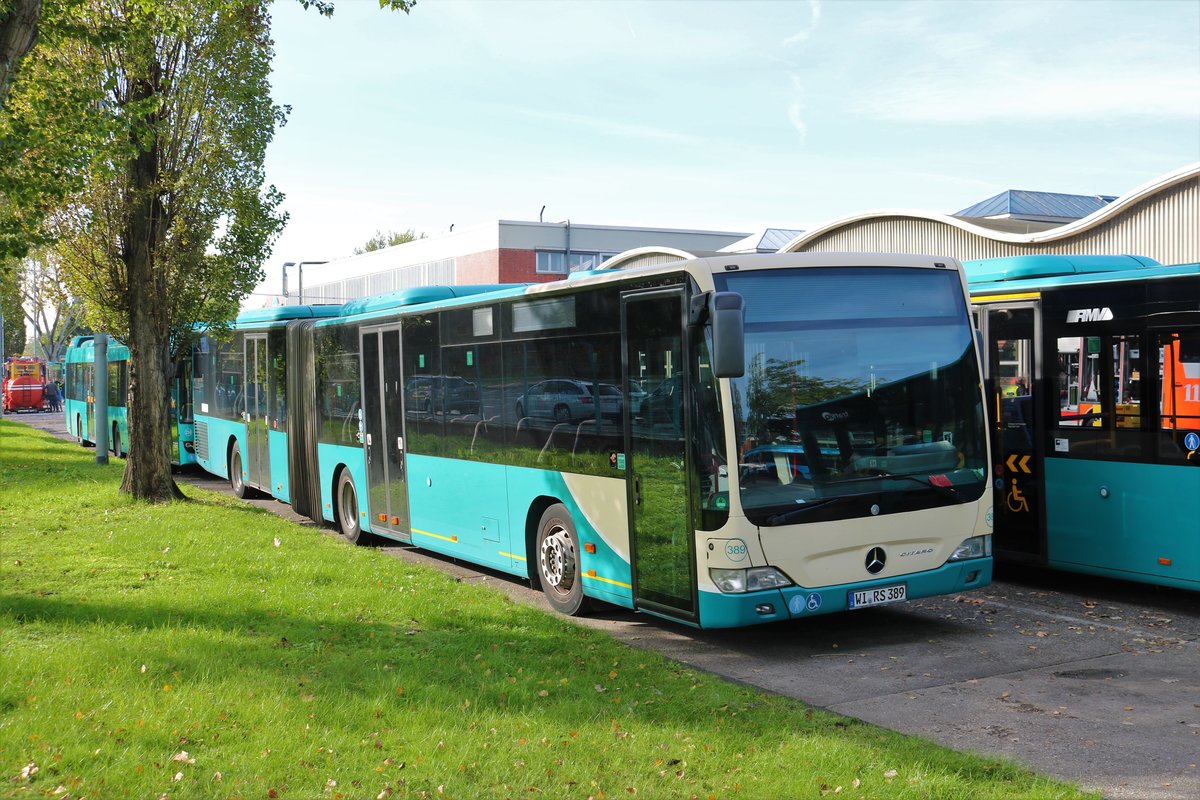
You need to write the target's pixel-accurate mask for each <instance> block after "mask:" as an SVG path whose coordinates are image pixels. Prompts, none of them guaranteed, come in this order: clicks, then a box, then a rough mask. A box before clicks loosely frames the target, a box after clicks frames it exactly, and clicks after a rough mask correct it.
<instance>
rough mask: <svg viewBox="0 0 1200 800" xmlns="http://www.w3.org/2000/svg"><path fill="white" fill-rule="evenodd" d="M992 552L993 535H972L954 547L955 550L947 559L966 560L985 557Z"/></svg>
mask: <svg viewBox="0 0 1200 800" xmlns="http://www.w3.org/2000/svg"><path fill="white" fill-rule="evenodd" d="M991 554H992V535H991V534H990V533H989V534H986V535H984V536H972V537H971V538H970V539H963V542H962V544H960V545H959V546H958V547H956V548H954V552H953V553H951V554H950V557H949V558H947V559H946V561H966V560H967V559H969V558H984V557H985V556H990V555H991Z"/></svg>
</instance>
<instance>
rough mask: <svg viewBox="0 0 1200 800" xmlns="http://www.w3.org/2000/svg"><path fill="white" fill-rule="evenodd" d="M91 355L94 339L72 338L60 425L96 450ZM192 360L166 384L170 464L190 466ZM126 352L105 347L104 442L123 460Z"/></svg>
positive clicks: (179, 364) (93, 354)
mask: <svg viewBox="0 0 1200 800" xmlns="http://www.w3.org/2000/svg"><path fill="white" fill-rule="evenodd" d="M95 363H96V350H95V337H92V336H76V337H75V338H74V339H72V340H71V344H70V346H69V347H67V350H66V353H65V354H64V355H63V420H64V422H65V424H66V429H67V433H69V434H70V435H71V436H74V437H75V440H76V441H77V442H79V443H80V444H81V445H83V446H87V447H94V446H95V444H96V402H97V399H96V369H95ZM191 368H192V364H191V359H189V358H184V359H182V360H180V361H179V362H177V364H176V374H175V376H174V377H173V378H172V379H171V380H170V381H169V387H170V388H169V393H170V394H169V397H168V398H167V402H168V404H169V408H168V411H169V414H170V425H171V463H172V464H175V465H177V466H182V465H185V464H195V463H196V456H195V452H194V449H195V448H194V446H193V437H194V428H193V420H192V387H191ZM128 397H129V347H128V346H126V345H124V344H122V343H120V342H118V341H116V340H114V339H109V342H108V422H109V425H111V426H112V429H111V431H110V433H109V437H108V447H109V451H110V452H111V453H112V454H113V455H115V456H117V457H124V456H125V455H126V454H127V453H128V449H129V413H128V408H127V403H128Z"/></svg>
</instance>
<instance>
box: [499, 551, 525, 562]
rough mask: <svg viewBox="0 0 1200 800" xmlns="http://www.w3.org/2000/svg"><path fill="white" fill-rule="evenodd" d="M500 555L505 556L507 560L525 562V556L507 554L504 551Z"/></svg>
mask: <svg viewBox="0 0 1200 800" xmlns="http://www.w3.org/2000/svg"><path fill="white" fill-rule="evenodd" d="M500 555H502V556H504V557H505V558H515V559H516V560H517V561H524V560H525V556H519V555H517V554H516V553H506V552H504V551H503V550H501V551H500Z"/></svg>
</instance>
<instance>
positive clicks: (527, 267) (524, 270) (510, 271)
mask: <svg viewBox="0 0 1200 800" xmlns="http://www.w3.org/2000/svg"><path fill="white" fill-rule="evenodd" d="M499 277H500V283H549V282H550V281H555V280H561V279H562V277H564V276H562V275H539V274H538V272H537V256H536V254H535V252H534V251H533V250H511V249H502V250H500V270H499ZM459 280H460V281H462V279H461V278H460V279H459Z"/></svg>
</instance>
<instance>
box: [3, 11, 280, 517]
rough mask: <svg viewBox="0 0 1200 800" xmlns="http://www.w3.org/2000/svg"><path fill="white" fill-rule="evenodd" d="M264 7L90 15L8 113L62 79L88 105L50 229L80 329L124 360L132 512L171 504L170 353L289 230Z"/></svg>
mask: <svg viewBox="0 0 1200 800" xmlns="http://www.w3.org/2000/svg"><path fill="white" fill-rule="evenodd" d="M267 6H268V3H267V2H266V0H110V2H106V3H101V4H95V3H93V4H88V5H87V6H86V7H84V8H81V9H80V13H79V17H78V19H79V21H80V22H81V24H82V25H83V26H84V28H85V30H86V32H87V33H86V35H85V36H84V37H82V38H80V39H78V40H75V42H72V43H69V45H68V46H62V47H59V48H55V49H50V48H47V49H46V50H45V51H42V50H40V49H39V51H38V53H35V57H34V58H32V59H31V60H32V61H33V63H27V64H26V67H25V69H26V70H27V72H28V73H29V74H27V75H24V76H23V78H22V82H21V84H20V85H19V86H18V87H17V88H16V91H15V92H14V96H13V100H14V103H13V106H14V108H15V107H16V106H17V103H16V102H15V101H16V100H17V97H16V93H17V92H22V91H25V92H26V95H24V96H25V97H30V96H32V97H35V98H36V97H38V96H39V95H38V93H39V92H46V93H47V94H49V93H52V92H53V91H55V90H57V89H58V88H60V87H61V84H62V83H63V80H64V76H68V75H69V76H73V79H74V80H75V81H78V82H80V83H82V84H83V85H84V86H85V87H87V89H90V91H91V92H92V96H93V97H95V98H96V100H97V101H96V102H94V103H91V104H86V105H85V106H84V107H85V108H86V109H87V113H89V114H91V115H93V117H94V118H93V119H92V120H91V124H90V125H85V126H83V127H84V128H85V129H86V130H87V131H88V132H89V134H88V135H89V138H90V142H91V145H92V147H93V153H94V157H93V158H92V159H91V160H90V161H89V163H88V165H87V168H86V170H85V171H84V180H83V186H82V188H81V189H80V190H79V191H77V192H74V193H73V194H71V195H70V197H69V198H68V200H67V202H66V203H64V204H63V205H62V207H61V208H59V209H58V210H57V211H56V212H55V213H54V214H53V216H52V224H51V226H50V229H51V234H52V236H53V238H55V239H56V241H57V243H56V250H57V252H58V253H59V254H60V256H61V258H62V260H63V265H64V267H65V270H64V272H65V276H66V282H67V284H68V287H69V288H70V289H71V290H72V291H73V292H74V293H75V294H76V295H78V296H80V297H82V298H84V300H85V304H86V307H87V313H88V320H89V322H91V323H92V325H93V327H95V328H96V329H97V330H105V331H108V332H111V333H114V334H116V335H117V336H119V337H120V338H122V339H124V340H125V342H126V343H127V344H128V345H129V349H130V382H129V383H130V386H129V394H130V396H129V419H130V430H129V452H130V457H129V459H128V460H127V461H126V467H125V476H124V479H123V482H122V490H123V491H126V492H128V493H130V494H132V495H134V496H135V497H139V498H143V499H147V500H165V499H170V498H172V497H176V496H179V495H178V489H177V488H176V487H175V485H174V482H173V481H172V479H171V471H170V452H169V436H168V426H169V419H168V412H167V403H166V397H167V385H168V381H169V379H170V377H171V375H172V363H173V360H172V348H173V347H176V348H178V347H180V346H183V345H186V344H187V342H188V341H189V337H190V336H191V332H192V331H193V329H194V327H195V324H196V323H198V322H205V321H214V320H215V321H219V320H228V319H230V318H232V317H233V316H234V315H235V314H236V313H237V308H238V303H239V301H240V299H241V298H242V297H243V296H245V295H246V294H247V293H248V292H249V291H250V290H251V289H253V287H254V286H255V285H256V284H257V283H258V282H259V280H260V279H261V276H262V269H261V265H262V262H263V260H264V259H265V258H266V257H267V256H268V255H269V254H270V247H271V243H272V242H273V240H274V238H275V237H276V236H277V235H278V233H279V231H280V229H281V228H282V226H283V224H284V221H285V215H283V214H281V213H280V212H279V210H278V206H279V203H280V201H281V199H282V196H281V195H280V194H279V193H278V192H277V191H276V190H275V189H274V187H267V188H266V189H265V190H263V189H262V187H263V183H264V176H263V167H262V164H263V159H264V156H265V151H266V146H267V144H268V143H269V142H270V140H271V138H272V137H273V135H274V132H275V128H276V126H278V125H281V124H282V123H283V122H284V118H285V111H284V109H282V108H280V107H279V106H276V105H275V104H274V103H273V102H272V101H271V99H270V93H269V86H268V83H267V79H268V75H269V70H270V59H271V54H272V51H271V46H272V45H271V40H270V36H269V22H270V20H269V15H268V13H267ZM96 43H101V44H100V45H99V46H97V44H96ZM39 54H40V55H42V56H43V57H42V58H40V59H39V58H37V57H36V56H38V55H39ZM26 78H28V79H29V80H25V79H26ZM85 91H86V90H85Z"/></svg>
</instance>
